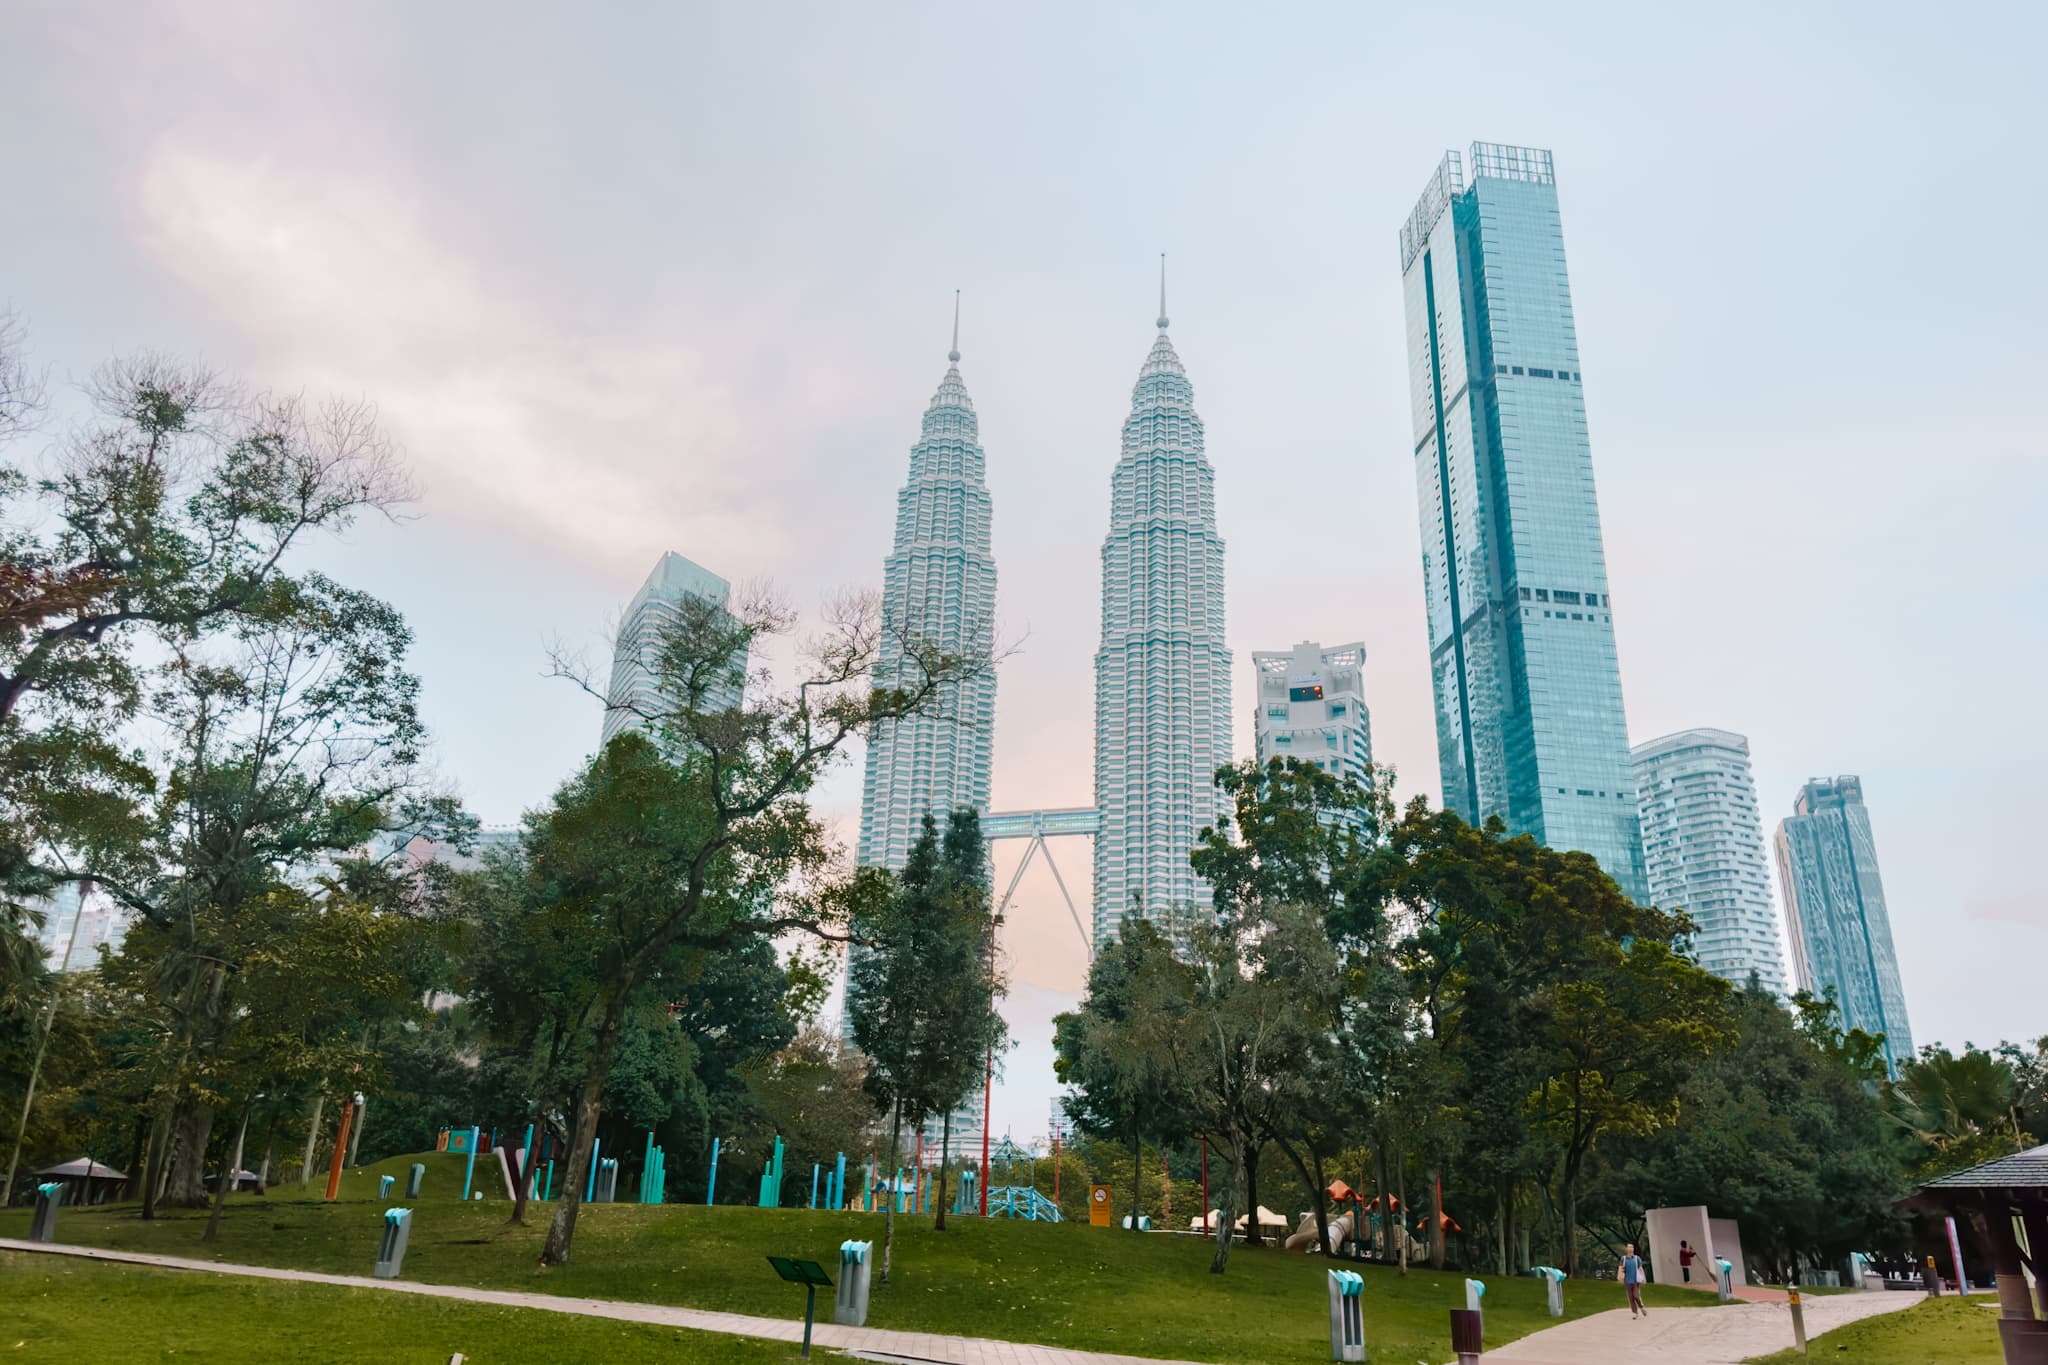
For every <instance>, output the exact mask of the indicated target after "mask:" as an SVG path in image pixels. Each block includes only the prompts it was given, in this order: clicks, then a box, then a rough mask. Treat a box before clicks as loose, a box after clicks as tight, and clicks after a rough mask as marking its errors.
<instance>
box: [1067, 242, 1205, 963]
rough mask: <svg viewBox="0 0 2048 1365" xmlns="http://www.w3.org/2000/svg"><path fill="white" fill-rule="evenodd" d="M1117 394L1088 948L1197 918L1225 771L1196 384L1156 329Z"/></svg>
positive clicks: (1098, 676) (1162, 294) (1162, 293)
mask: <svg viewBox="0 0 2048 1365" xmlns="http://www.w3.org/2000/svg"><path fill="white" fill-rule="evenodd" d="M1166 327H1167V316H1166V258H1165V257H1164V256H1161V257H1160V258H1159V335H1158V337H1157V338H1155V339H1154V341H1153V343H1152V351H1151V353H1150V354H1149V355H1147V356H1146V357H1145V363H1144V365H1143V367H1142V368H1141V369H1140V370H1139V371H1138V382H1137V383H1136V384H1135V385H1134V386H1133V387H1132V389H1131V415H1130V417H1129V418H1128V419H1127V420H1126V421H1125V422H1124V431H1123V452H1122V454H1121V456H1120V457H1119V458H1118V460H1117V463H1116V469H1115V470H1114V472H1113V473H1112V474H1111V475H1110V511H1109V534H1108V535H1107V536H1106V537H1104V539H1103V542H1102V642H1101V644H1100V645H1099V646H1098V647H1097V649H1096V651H1095V804H1096V809H1097V811H1098V812H1099V820H1100V824H1099V827H1098V829H1097V832H1096V836H1095V929H1094V937H1095V944H1096V947H1097V949H1098V950H1099V949H1100V948H1101V946H1102V945H1103V944H1105V943H1108V942H1110V941H1111V940H1113V939H1114V938H1115V937H1116V936H1117V930H1118V928H1119V927H1120V926H1121V925H1122V923H1123V921H1124V919H1125V918H1126V917H1127V916H1130V915H1133V914H1143V915H1145V916H1147V917H1151V918H1156V919H1159V920H1161V921H1163V922H1164V924H1166V925H1167V926H1173V925H1178V924H1180V923H1182V922H1183V921H1184V917H1185V916H1187V915H1189V914H1191V913H1194V912H1198V911H1206V910H1207V909H1208V907H1209V905H1210V895H1209V888H1208V887H1207V886H1206V885H1205V884H1204V883H1202V882H1201V881H1200V880H1199V879H1198V878H1197V877H1196V876H1195V874H1194V870H1193V869H1192V868H1191V867H1190V866H1189V865H1188V854H1189V853H1190V852H1191V851H1192V850H1193V848H1194V845H1195V835H1196V833H1197V831H1199V830H1200V829H1201V828H1202V827H1203V826H1204V825H1213V824H1214V823H1215V822H1216V819H1217V816H1218V814H1219V813H1220V811H1221V801H1220V797H1219V793H1218V792H1217V790H1216V784H1215V775H1216V769H1217V768H1218V767H1220V766H1222V765H1223V764H1225V763H1227V762H1229V761H1230V757H1231V754H1230V651H1229V650H1228V649H1227V648H1226V647H1225V646H1224V640H1223V538H1222V537H1221V536H1220V535H1218V534H1217V532H1216V477H1215V472H1214V471H1213V470H1212V469H1211V468H1210V466H1209V461H1208V459H1207V457H1206V456H1205V455H1204V454H1203V449H1202V419H1201V418H1200V417H1198V416H1196V415H1195V406H1194V388H1193V386H1192V385H1190V384H1189V383H1188V377H1187V371H1186V370H1185V369H1183V368H1182V366H1181V362H1180V356H1179V355H1178V354H1176V353H1175V351H1174V349H1173V341H1172V339H1171V338H1170V337H1168V336H1167V333H1166Z"/></svg>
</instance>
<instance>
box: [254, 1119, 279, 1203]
mask: <svg viewBox="0 0 2048 1365" xmlns="http://www.w3.org/2000/svg"><path fill="white" fill-rule="evenodd" d="M276 1155H277V1120H276V1119H274V1118H273V1119H271V1121H270V1130H269V1131H268V1132H266V1133H265V1134H264V1135H263V1164H262V1165H261V1166H258V1167H257V1168H256V1193H258V1194H268V1193H270V1160H271V1158H272V1157H274V1156H276Z"/></svg>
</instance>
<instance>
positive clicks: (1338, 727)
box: [1252, 643, 1372, 782]
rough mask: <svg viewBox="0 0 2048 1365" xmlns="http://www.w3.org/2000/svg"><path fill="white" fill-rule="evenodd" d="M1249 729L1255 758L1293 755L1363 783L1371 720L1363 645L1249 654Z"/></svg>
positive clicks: (1267, 759) (1369, 760) (1300, 646)
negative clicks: (1252, 700)
mask: <svg viewBox="0 0 2048 1365" xmlns="http://www.w3.org/2000/svg"><path fill="white" fill-rule="evenodd" d="M1252 672H1253V674H1254V676H1255V677H1256V679H1257V698H1256V707H1257V710H1256V713H1255V714H1254V715H1253V717H1252V731H1253V733H1254V734H1255V735H1257V737H1258V753H1259V762H1261V763H1266V762H1270V761H1271V760H1273V759H1276V758H1298V759H1300V760H1301V761H1302V762H1304V763H1313V764H1315V765H1316V766H1317V767H1319V768H1326V769H1328V770H1329V771H1331V772H1333V773H1336V774H1337V775H1338V776H1340V777H1349V778H1351V779H1353V780H1354V781H1357V782H1367V781H1368V780H1369V775H1370V771H1371V767H1372V718H1371V716H1370V714H1369V713H1368V712H1367V711H1366V708H1365V646H1364V645H1363V644H1348V645H1337V646H1335V647H1334V648H1331V649H1325V648H1323V647H1322V646H1321V645H1320V644H1315V643H1303V644H1298V645H1296V646H1295V647H1294V648H1293V649H1287V650H1273V651H1270V652H1261V653H1255V654H1253V655H1252Z"/></svg>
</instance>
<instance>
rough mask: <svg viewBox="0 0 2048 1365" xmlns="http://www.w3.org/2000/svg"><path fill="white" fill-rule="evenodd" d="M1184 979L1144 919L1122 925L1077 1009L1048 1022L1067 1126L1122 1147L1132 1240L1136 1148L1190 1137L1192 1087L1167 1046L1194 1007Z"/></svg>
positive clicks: (1137, 1201)
mask: <svg viewBox="0 0 2048 1365" xmlns="http://www.w3.org/2000/svg"><path fill="white" fill-rule="evenodd" d="M1185 975H1186V973H1185V971H1184V969H1183V968H1182V967H1181V964H1180V963H1179V962H1178V961H1177V960H1176V959H1175V957H1174V952H1173V944H1172V943H1171V942H1170V941H1169V940H1168V939H1167V938H1166V936H1165V935H1164V934H1162V933H1160V932H1159V930H1158V928H1157V927H1155V926H1154V925H1153V923H1152V922H1151V921H1150V920H1146V919H1137V918H1133V919H1127V920H1125V921H1124V925H1123V929H1122V932H1121V933H1120V935H1119V936H1118V937H1117V938H1116V939H1115V940H1113V941H1112V942H1110V943H1109V944H1107V945H1105V946H1104V948H1103V949H1102V951H1101V952H1099V953H1097V954H1096V955H1095V960H1094V961H1093V962H1092V963H1090V964H1089V967H1088V988H1087V991H1086V993H1085V994H1084V995H1083V996H1082V998H1081V1004H1080V1007H1079V1008H1078V1009H1076V1010H1073V1011H1071V1012H1069V1013H1066V1014H1061V1015H1059V1016H1057V1017H1056V1018H1055V1019H1054V1020H1053V1047H1054V1049H1055V1054H1056V1055H1055V1057H1054V1060H1053V1072H1054V1074H1055V1075H1056V1076H1057V1077H1058V1078H1059V1081H1060V1084H1061V1085H1063V1086H1066V1087H1068V1091H1067V1094H1066V1095H1065V1096H1063V1097H1062V1100H1061V1103H1062V1105H1063V1107H1064V1108H1065V1110H1066V1113H1067V1117H1068V1118H1070V1119H1072V1120H1073V1121H1074V1126H1075V1128H1076V1130H1077V1131H1079V1132H1080V1133H1081V1134H1083V1135H1084V1136H1086V1137H1092V1138H1102V1139H1106V1140H1109V1141H1114V1142H1122V1143H1127V1144H1129V1146H1130V1150H1131V1228H1132V1230H1133V1231H1135V1230H1136V1229H1137V1227H1138V1216H1139V1214H1140V1213H1142V1212H1143V1210H1142V1208H1141V1203H1142V1200H1143V1191H1144V1164H1143V1161H1142V1157H1141V1148H1142V1143H1143V1141H1144V1140H1145V1139H1146V1138H1150V1139H1152V1140H1153V1141H1154V1142H1167V1143H1171V1142H1178V1141H1182V1140H1184V1139H1185V1138H1186V1136H1187V1135H1188V1133H1189V1132H1190V1131H1191V1123H1192V1114H1191V1107H1192V1097H1191V1096H1190V1094H1189V1093H1188V1087H1189V1086H1190V1084H1191V1083H1192V1078H1191V1077H1190V1076H1188V1075H1187V1074H1186V1072H1185V1071H1184V1069H1183V1068H1182V1067H1181V1065H1180V1064H1179V1063H1180V1061H1181V1054H1182V1052H1183V1049H1182V1048H1181V1047H1179V1046H1177V1044H1178V1043H1179V1041H1180V1038H1179V1035H1181V1034H1182V1033H1183V1032H1185V1031H1186V1029H1187V1027H1188V1025H1189V1022H1190V1018H1191V1011H1192V1008H1193V1005H1194V991H1193V989H1192V983H1191V982H1190V981H1188V980H1186V979H1184V978H1185Z"/></svg>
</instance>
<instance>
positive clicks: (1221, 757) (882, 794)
mask: <svg viewBox="0 0 2048 1365" xmlns="http://www.w3.org/2000/svg"><path fill="white" fill-rule="evenodd" d="M1158 325H1159V334H1158V336H1157V337H1156V338H1155V339H1154V340H1153V343H1152V350H1151V353H1150V354H1148V355H1147V356H1146V357H1145V363H1144V365H1143V366H1142V367H1141V368H1140V369H1139V371H1138V382H1137V383H1136V384H1135V385H1134V386H1132V389H1131V414H1130V416H1129V417H1128V418H1127V419H1126V420H1125V422H1124V430H1123V450H1122V453H1121V455H1120V456H1119V457H1118V459H1117V463H1116V469H1115V471H1114V472H1113V473H1112V474H1111V476H1110V507H1109V532H1108V534H1107V535H1106V536H1105V537H1104V538H1103V542H1102V639H1101V643H1100V644H1099V645H1098V646H1097V648H1096V651H1095V806H1094V812H1093V820H1092V822H1091V823H1092V827H1093V830H1094V834H1095V895H1094V903H1095V915H1094V941H1095V943H1096V944H1097V945H1098V946H1099V945H1101V944H1102V943H1104V942H1105V941H1107V940H1109V939H1113V938H1115V937H1116V932H1117V929H1118V927H1119V926H1120V925H1121V924H1122V922H1123V920H1124V918H1125V917H1126V916H1128V915H1131V914H1135V913H1143V914H1147V915H1152V916H1158V917H1171V916H1177V915H1180V914H1183V913H1185V912H1187V911H1189V910H1192V909H1196V908H1200V907H1206V906H1207V905H1208V904H1209V893H1208V888H1207V887H1206V886H1204V885H1203V884H1202V883H1201V882H1200V881H1199V880H1198V879H1197V878H1196V877H1195V875H1194V872H1193V870H1192V868H1191V867H1190V866H1189V863H1188V854H1189V852H1190V851H1191V850H1192V849H1193V848H1194V843H1195V834H1196V832H1197V831H1198V830H1200V829H1201V828H1202V827H1203V826H1204V825H1210V824H1214V823H1215V821H1216V818H1217V815H1218V813H1219V807H1220V802H1219V793H1218V792H1217V790H1216V787H1215V783H1214V778H1215V773H1216V769H1217V768H1218V767H1219V766H1221V765H1222V764H1224V763H1227V762H1229V761H1230V758H1231V745H1230V651H1229V650H1228V649H1227V648H1226V647H1225V645H1224V638H1223V538H1222V537H1221V536H1219V535H1218V534H1217V533H1216V479H1215V473H1214V471H1213V470H1212V469H1210V467H1209V461H1208V459H1207V457H1206V456H1205V455H1204V454H1203V451H1202V419H1201V418H1200V417H1198V416H1196V415H1195V406H1194V388H1193V386H1192V385H1190V384H1189V383H1188V376H1187V370H1186V369H1185V368H1184V367H1183V366H1182V365H1181V362H1180V356H1179V355H1178V354H1176V353H1175V351H1174V349H1173V342H1172V340H1171V339H1170V338H1169V337H1168V336H1167V334H1166V326H1167V318H1166V290H1165V285H1164V281H1163V278H1162V282H1161V287H1160V297H1159V324H1158ZM959 345H960V335H959V317H958V305H957V302H956V305H955V316H954V328H953V350H952V351H951V352H950V354H949V355H948V356H947V359H948V361H949V362H950V364H949V366H948V368H947V370H946V375H945V378H943V379H942V380H940V381H939V388H938V392H937V393H935V394H934V395H932V401H931V406H930V407H928V408H927V409H926V410H925V414H924V428H923V432H922V434H921V436H920V438H919V440H918V442H917V444H916V445H914V446H912V447H911V449H910V476H909V478H908V479H907V480H906V481H905V482H904V485H903V489H902V491H901V492H900V493H898V494H897V498H896V538H895V542H894V544H893V545H892V547H891V549H890V552H889V556H888V558H887V560H886V561H885V563H884V571H883V588H882V611H883V617H884V620H885V621H886V622H887V623H888V625H889V627H890V630H889V632H888V638H895V637H899V636H901V635H905V634H908V635H913V636H921V637H923V638H924V639H926V640H929V641H932V642H934V643H936V644H938V645H940V646H941V647H944V648H947V649H958V650H968V651H985V650H988V649H990V648H991V647H993V645H994V643H995V640H994V633H995V624H994V622H995V600H996V566H995V558H994V555H993V554H992V552H991V549H990V542H989V524H990V504H989V495H988V485H987V480H986V476H985V457H984V455H983V453H982V448H981V443H980V429H979V424H978V423H977V421H976V419H975V414H974V403H973V400H972V399H970V398H969V397H968V396H967V386H966V385H965V384H964V383H963V382H962V381H961V378H960V368H959V361H960V350H959ZM886 648H887V646H886V645H885V649H886ZM899 663H900V656H896V655H891V654H886V653H885V656H884V659H883V661H882V672H883V676H884V678H886V677H887V675H888V671H889V669H890V668H891V667H892V666H896V665H898V664H899ZM995 702H996V677H995V674H994V672H993V671H992V670H991V671H988V672H984V673H982V674H981V675H980V676H978V677H975V678H973V679H971V680H968V681H965V682H962V683H960V684H958V685H957V686H955V687H953V688H952V689H951V690H950V691H949V692H948V693H947V694H946V696H945V697H944V698H943V700H942V704H941V705H940V706H939V707H938V708H937V709H936V713H935V714H932V715H924V716H914V717H910V718H907V719H904V720H901V721H896V722H893V723H891V724H888V725H886V726H884V727H882V728H881V729H879V730H878V731H877V732H876V733H875V735H874V736H873V738H872V740H871V742H870V744H869V747H868V755H867V776H866V783H865V786H864V788H863V791H862V796H861V821H860V848H859V858H860V861H861V862H862V863H864V864H869V865H873V866H880V867H888V868H891V869H896V868H901V867H902V866H903V863H904V860H905V858H906V857H908V855H909V852H910V845H911V842H912V841H913V840H914V839H915V838H916V837H917V833H918V830H919V828H920V826H921V824H922V822H923V818H924V816H925V814H926V812H930V813H932V814H933V815H935V816H937V817H938V818H939V819H940V820H941V821H943V820H944V817H945V815H946V813H947V812H948V811H951V810H955V809H957V808H959V807H961V806H971V807H973V808H974V809H976V810H980V811H986V810H987V809H988V805H989V779H990V772H991V769H992V767H993V756H994V737H995ZM1068 814H1069V815H1070V816H1071V815H1073V814H1079V813H1068Z"/></svg>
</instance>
